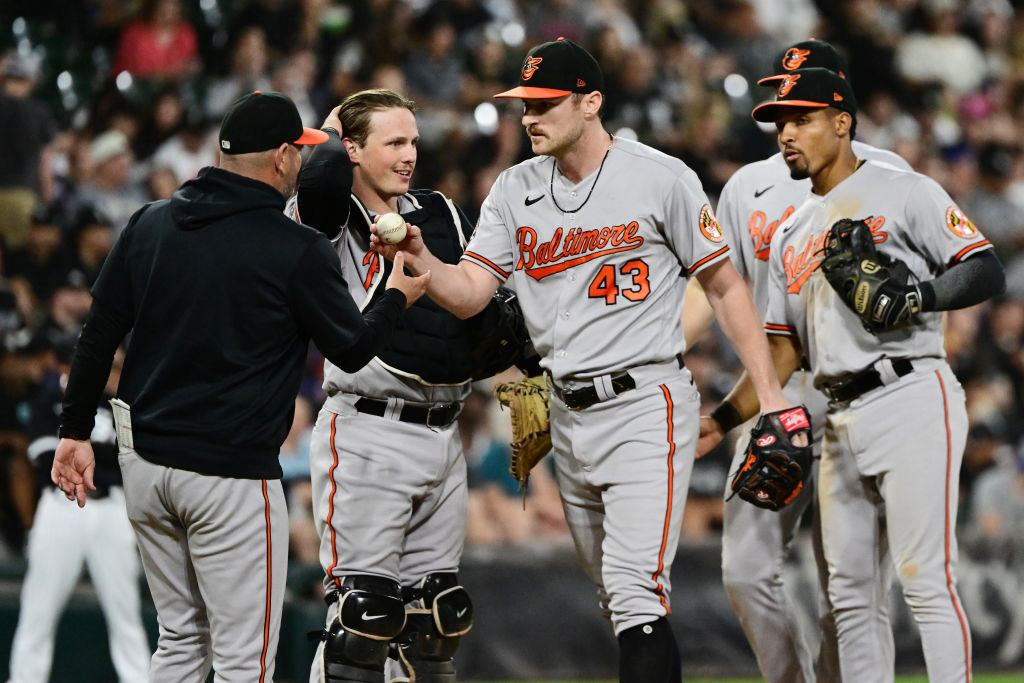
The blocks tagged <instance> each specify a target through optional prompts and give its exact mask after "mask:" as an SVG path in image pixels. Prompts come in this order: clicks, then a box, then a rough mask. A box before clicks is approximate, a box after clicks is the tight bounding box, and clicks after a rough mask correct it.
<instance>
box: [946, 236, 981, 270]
mask: <svg viewBox="0 0 1024 683" xmlns="http://www.w3.org/2000/svg"><path fill="white" fill-rule="evenodd" d="M990 244H991V242H989V241H988V240H982V241H980V242H975V243H974V244H972V245H971V246H969V247H964V248H963V249H961V250H960V251H959V252H957V255H956V256H954V257H953V259H952V260H951V261H950V262H949V265H953V264H954V263H957V262H958V261H961V260H963V258H964V257H965V256H967V254H969V253H971V252H972V251H974V250H975V249H980V248H982V247H987V246H988V245H990Z"/></svg>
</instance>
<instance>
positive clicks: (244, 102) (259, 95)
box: [220, 90, 327, 154]
mask: <svg viewBox="0 0 1024 683" xmlns="http://www.w3.org/2000/svg"><path fill="white" fill-rule="evenodd" d="M286 142H290V143H291V144H293V145H319V144H320V143H321V142H327V133H325V132H323V131H321V130H316V129H315V128H306V127H305V126H303V125H302V118H301V117H300V116H299V110H298V109H297V108H296V107H295V103H294V102H292V101H291V100H290V99H289V98H288V97H287V96H285V95H282V94H281V93H279V92H261V91H259V90H256V91H254V92H251V93H249V94H247V95H242V96H241V97H239V98H238V99H237V100H235V101H234V102H233V103H232V104H231V106H230V107H228V111H227V113H226V114H224V120H223V121H221V124H220V150H221V151H222V152H224V153H225V154H251V153H252V152H264V151H266V150H268V149H274V148H275V147H278V146H280V145H283V144H284V143H286Z"/></svg>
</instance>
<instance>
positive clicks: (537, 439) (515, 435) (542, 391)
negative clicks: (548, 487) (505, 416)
mask: <svg viewBox="0 0 1024 683" xmlns="http://www.w3.org/2000/svg"><path fill="white" fill-rule="evenodd" d="M494 395H495V396H497V397H498V400H499V401H500V402H501V404H502V405H503V406H506V407H507V408H508V409H509V410H510V411H511V412H512V443H511V446H512V459H511V460H510V461H509V468H508V471H509V472H511V473H512V476H513V477H515V478H516V479H517V480H518V481H519V490H521V491H523V496H524V499H525V495H526V484H527V482H528V481H529V478H530V470H532V469H533V467H534V465H536V464H537V463H538V462H540V461H541V459H542V458H543V457H544V456H545V455H547V454H548V451H550V450H551V423H550V412H549V411H550V407H551V393H550V391H549V390H548V385H547V383H546V382H545V381H544V377H526V378H523V379H520V380H516V381H515V382H506V383H504V384H499V385H497V386H496V387H494Z"/></svg>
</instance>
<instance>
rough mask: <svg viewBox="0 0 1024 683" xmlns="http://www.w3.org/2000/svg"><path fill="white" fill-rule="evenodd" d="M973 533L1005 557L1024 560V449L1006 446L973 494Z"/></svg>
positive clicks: (991, 549) (971, 514) (981, 478)
mask: <svg viewBox="0 0 1024 683" xmlns="http://www.w3.org/2000/svg"><path fill="white" fill-rule="evenodd" d="M971 500H972V506H971V511H970V525H971V532H972V533H971V535H972V536H974V537H975V538H977V539H978V540H979V541H980V542H981V543H982V544H983V545H984V547H985V548H987V549H988V551H989V552H991V553H993V554H995V555H996V556H999V557H1002V558H1003V559H1007V560H1009V559H1013V558H1015V559H1016V560H1017V561H1018V562H1019V561H1021V560H1024V449H1021V448H1018V449H1017V451H1016V452H1014V451H1013V450H1012V449H1011V448H1009V447H1005V448H1003V449H1002V451H1001V453H1000V457H999V461H998V462H997V464H996V465H994V466H993V467H992V468H990V469H988V470H987V471H985V472H983V473H982V474H981V475H979V476H978V479H977V481H976V482H975V484H974V490H973V492H972V495H971Z"/></svg>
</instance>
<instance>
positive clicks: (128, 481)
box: [118, 450, 288, 683]
mask: <svg viewBox="0 0 1024 683" xmlns="http://www.w3.org/2000/svg"><path fill="white" fill-rule="evenodd" d="M118 459H119V461H120V464H121V473H122V475H123V477H124V492H125V503H126V505H127V508H128V518H129V519H130V520H131V523H132V527H133V528H134V530H135V536H136V539H137V541H138V546H139V552H140V554H141V555H142V566H143V568H144V569H145V571H146V580H147V581H148V582H149V589H150V592H151V593H152V595H153V602H154V604H155V605H156V609H157V621H158V623H159V627H160V635H159V640H158V642H157V650H156V652H155V653H154V655H153V658H152V660H151V661H150V669H149V681H150V683H203V681H205V680H206V677H207V675H208V674H209V672H210V668H211V667H212V668H213V670H214V671H215V677H214V680H215V681H217V682H218V683H221V682H224V683H227V682H228V681H238V682H239V683H242V682H245V683H255V682H260V683H266V682H269V681H272V680H274V663H275V657H276V655H277V643H278V635H279V631H280V628H281V613H282V610H283V603H284V589H285V578H286V573H287V568H288V512H287V510H286V507H285V498H284V492H283V490H282V488H281V482H280V480H262V479H231V478H226V477H211V476H204V475H201V474H196V473H195V472H187V471H185V470H178V469H173V468H169V467H164V466H162V465H155V464H153V463H151V462H148V461H146V460H144V459H143V458H141V457H139V455H138V453H136V452H135V451H132V450H126V451H122V452H121V454H120V455H119V457H118Z"/></svg>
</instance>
